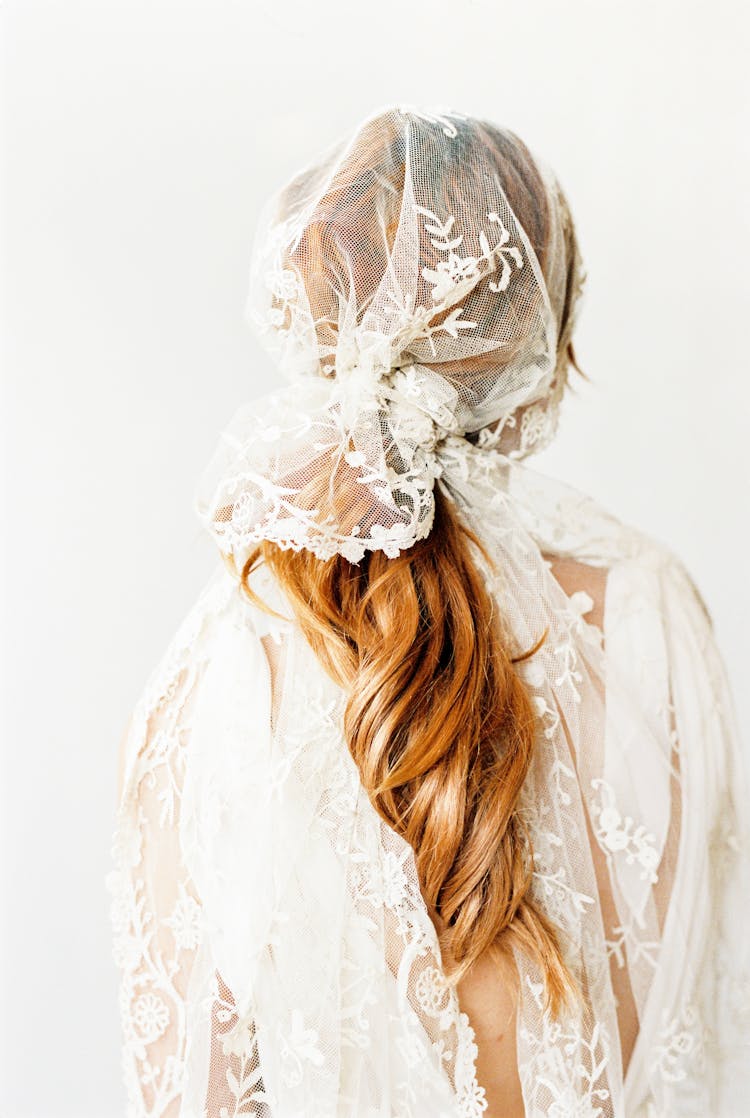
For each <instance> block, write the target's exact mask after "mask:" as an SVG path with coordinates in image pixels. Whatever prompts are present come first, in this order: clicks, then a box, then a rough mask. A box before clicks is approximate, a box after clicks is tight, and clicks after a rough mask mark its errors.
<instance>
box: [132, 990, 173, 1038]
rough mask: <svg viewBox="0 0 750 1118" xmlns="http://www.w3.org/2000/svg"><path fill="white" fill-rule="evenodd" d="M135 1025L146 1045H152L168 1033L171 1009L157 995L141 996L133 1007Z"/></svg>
mask: <svg viewBox="0 0 750 1118" xmlns="http://www.w3.org/2000/svg"><path fill="white" fill-rule="evenodd" d="M133 1024H134V1025H135V1027H136V1029H137V1030H138V1033H139V1034H140V1037H141V1040H142V1041H143V1042H144V1044H151V1043H152V1042H153V1041H155V1040H158V1039H159V1037H160V1036H161V1035H162V1033H164V1032H165V1031H166V1028H167V1025H168V1024H169V1009H168V1008H167V1006H166V1004H165V1002H164V1001H162V999H161V998H160V997H159V996H158V995H157V994H141V996H140V997H139V998H136V1001H135V1004H134V1005H133Z"/></svg>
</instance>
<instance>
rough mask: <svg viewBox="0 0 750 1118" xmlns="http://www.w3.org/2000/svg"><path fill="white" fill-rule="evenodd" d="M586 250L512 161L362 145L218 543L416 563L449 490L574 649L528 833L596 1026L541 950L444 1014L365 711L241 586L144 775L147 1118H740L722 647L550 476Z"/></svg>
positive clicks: (563, 670)
mask: <svg viewBox="0 0 750 1118" xmlns="http://www.w3.org/2000/svg"><path fill="white" fill-rule="evenodd" d="M511 199H512V201H511ZM571 228H572V227H571V223H570V216H569V213H568V210H567V206H566V203H565V200H564V197H563V195H562V192H561V190H560V187H559V184H558V182H557V180H556V178H555V176H554V175H553V174H552V172H551V171H550V170H549V169H548V168H546V167H545V165H544V163H543V162H542V161H540V160H539V159H538V158H537V157H536V156H532V154H531V152H530V151H529V149H528V147H527V146H526V145H525V144H523V142H522V141H520V140H519V138H518V137H517V136H515V135H514V134H513V133H512V132H510V131H508V130H505V129H499V128H497V127H496V126H494V125H492V124H490V123H488V122H486V121H478V120H475V119H474V118H470V117H467V116H464V115H463V114H458V113H454V112H452V111H451V112H447V111H446V112H436V111H425V110H419V109H415V108H409V107H394V108H389V109H386V110H384V111H382V112H380V113H377V114H374V115H373V116H372V117H371V118H368V120H367V121H365V122H364V123H363V124H362V125H361V126H360V127H359V128H358V129H357V130H356V131H355V133H354V135H353V136H352V137H350V138H348V139H347V140H342V141H340V142H339V143H337V144H335V145H333V146H332V147H331V148H330V150H329V151H328V152H327V153H325V154H324V155H323V156H322V157H321V158H320V159H318V160H317V161H315V162H314V163H313V164H311V165H310V166H309V167H307V168H306V169H304V170H303V171H302V172H300V174H299V175H297V176H295V178H294V179H293V180H292V181H291V182H290V183H289V184H287V186H286V187H285V188H284V189H283V190H281V191H280V192H278V194H277V195H276V196H274V198H273V199H272V200H271V201H270V202H269V205H268V207H267V209H266V212H265V214H264V215H263V217H262V220H261V222H260V224H259V230H258V235H257V238H256V245H255V249H254V255H253V266H252V284H251V297H250V301H249V312H250V317H251V320H252V321H253V323H254V325H255V326H256V328H257V329H258V331H259V333H260V336H261V337H262V339H263V341H264V343H265V344H266V346H267V348H268V351H269V353H270V354H271V355H272V356H273V358H274V359H275V360H276V361H277V362H278V363H279V368H280V372H281V373H282V374H283V375H284V376H285V377H286V378H287V379H288V382H289V383H288V384H286V385H285V386H284V387H282V388H280V389H279V390H278V391H277V392H275V393H272V394H271V395H270V396H268V397H265V398H263V399H261V400H260V401H255V402H253V403H252V404H251V405H247V406H244V407H242V408H241V409H240V411H239V412H238V413H237V415H236V416H235V419H234V420H233V421H232V423H231V424H230V425H229V427H228V428H227V430H226V431H225V432H224V435H223V436H222V439H221V441H220V445H219V448H218V450H217V453H216V456H215V458H214V461H213V462H212V464H211V467H210V469H209V470H208V471H207V474H206V476H205V478H204V479H203V482H202V485H201V490H200V495H199V501H198V507H199V512H200V515H201V516H202V518H203V519H204V521H205V523H206V525H207V527H208V528H209V530H210V531H211V533H212V535H213V536H214V538H215V540H216V542H217V544H218V547H219V549H220V550H221V552H222V553H223V554H224V555H225V556H229V557H231V558H232V560H233V561H234V563H235V564H236V569H241V568H242V565H243V563H244V560H245V558H246V557H247V555H248V554H249V552H250V551H251V550H252V548H253V547H254V545H255V544H256V543H257V542H258V541H259V540H271V541H273V542H275V543H276V544H278V545H279V546H281V547H285V548H306V549H308V550H310V551H312V552H313V553H314V554H315V555H317V556H318V557H319V558H325V557H327V556H330V555H333V554H341V555H344V556H345V557H347V558H348V559H349V560H350V561H351V562H355V563H356V562H358V561H359V560H360V559H361V558H362V556H363V555H364V554H365V552H366V551H368V550H381V551H383V552H384V553H385V554H386V555H387V556H396V555H398V554H399V552H400V551H402V550H404V549H406V548H408V547H410V546H412V545H413V544H414V543H415V542H416V541H417V540H418V539H421V538H423V537H424V536H426V535H428V534H429V532H430V531H431V529H432V524H433V515H434V493H435V486H439V487H440V488H441V489H442V491H443V492H444V494H445V495H446V496H447V497H448V498H449V499H450V500H451V501H452V502H454V504H455V506H456V510H457V512H458V513H459V515H460V516H461V517H462V518H463V519H464V520H465V522H466V523H467V525H468V526H469V527H470V528H471V529H472V531H473V532H474V533H475V534H476V535H477V537H478V538H479V539H480V540H481V542H482V544H483V546H484V547H485V548H486V553H487V555H489V556H490V558H491V562H487V560H486V559H485V558H484V556H483V555H482V554H480V553H479V551H477V554H476V555H475V559H476V562H477V564H478V566H479V568H480V570H481V572H482V575H483V577H484V579H485V582H486V585H487V589H488V591H489V593H490V595H491V596H492V597H493V598H494V600H495V602H496V605H497V609H498V611H499V612H500V614H501V615H502V617H503V619H504V622H505V623H506V625H507V630H508V633H509V634H510V636H511V638H512V641H513V643H514V645H515V646H516V647H517V648H518V649H520V650H526V649H529V648H531V647H535V646H536V645H537V642H538V641H539V638H540V636H541V634H543V633H544V634H546V637H545V640H544V641H543V642H542V644H541V645H540V646H539V648H538V650H537V651H536V653H535V654H534V655H533V656H532V657H531V658H530V659H528V660H525V661H522V662H519V664H518V666H517V670H518V672H519V675H520V676H521V678H522V679H523V681H524V684H525V685H526V687H527V689H528V692H529V695H530V697H531V699H532V703H533V706H534V711H535V714H536V742H535V748H534V754H533V760H532V764H531V768H530V771H529V774H528V777H527V779H526V781H525V784H524V787H523V789H522V794H521V799H520V803H519V806H518V813H519V815H520V817H521V819H522V820H523V823H524V824H525V827H526V829H527V831H528V833H529V835H530V838H531V841H532V846H533V867H532V869H533V885H532V892H533V897H534V901H535V903H536V905H537V906H538V908H539V909H540V910H541V911H543V912H544V913H545V915H546V916H547V917H548V919H549V920H550V921H551V922H552V924H553V925H554V926H555V928H556V929H557V931H558V934H559V938H560V942H561V945H562V948H563V952H564V955H565V960H566V963H567V965H568V967H569V969H570V971H571V973H572V974H573V975H574V976H575V978H576V980H577V983H578V985H579V988H580V990H581V999H580V1001H579V1002H577V1003H575V1004H573V1005H571V1006H570V1007H568V1009H567V1010H566V1011H565V1013H564V1014H562V1015H561V1016H560V1017H559V1018H553V1017H552V1016H551V1014H550V1013H549V1011H548V1010H547V1009H546V1008H545V1004H544V996H543V995H544V986H543V975H542V974H541V973H540V971H539V968H538V966H537V965H536V964H534V963H533V962H532V961H531V960H529V959H528V958H526V957H525V956H524V955H523V953H522V952H520V951H519V950H516V952H515V954H514V957H513V960H512V969H513V974H514V976H515V978H516V979H517V995H514V996H513V997H509V994H508V991H509V989H510V988H511V986H512V985H513V984H512V983H510V982H506V981H505V978H507V975H506V976H501V975H499V974H497V973H495V974H494V975H493V974H490V975H488V974H487V972H486V970H484V969H483V967H482V966H478V967H477V968H476V969H475V972H474V974H473V975H472V974H470V975H469V976H467V979H466V981H465V982H464V983H463V985H462V987H461V988H459V990H458V991H457V990H456V989H455V988H454V987H453V986H452V985H451V984H450V983H449V982H447V980H446V977H445V973H444V970H443V961H442V959H441V954H440V948H439V942H438V936H437V933H436V929H435V928H434V927H433V925H432V922H431V920H430V918H429V916H428V914H427V911H426V908H425V905H424V902H423V899H422V896H421V893H420V888H419V881H418V878H417V874H416V869H415V863H414V854H413V851H412V850H411V849H410V848H409V847H408V845H407V844H406V843H405V842H404V840H403V839H402V838H401V837H400V836H399V835H397V834H395V833H394V832H393V831H391V830H390V829H389V828H388V827H387V826H386V825H385V823H383V821H382V820H381V819H380V818H379V816H378V815H377V814H376V812H375V810H374V808H373V807H372V805H371V804H370V802H369V800H368V797H367V795H366V794H365V792H364V790H363V788H362V786H361V784H360V781H359V776H358V772H357V769H356V766H355V765H354V762H353V760H352V758H351V755H350V754H349V751H348V748H347V744H346V741H345V738H344V734H343V728H342V717H343V710H344V705H345V700H346V696H345V695H344V694H343V693H342V692H341V690H340V689H339V688H338V687H337V686H336V685H335V684H334V683H333V682H332V680H331V679H330V678H329V677H328V676H327V675H326V673H325V672H324V670H323V668H322V667H321V665H320V663H319V662H318V661H317V660H316V658H315V656H314V655H313V652H312V650H311V649H310V648H309V647H308V646H307V644H306V642H305V640H304V639H303V637H302V634H301V631H300V629H299V627H298V626H297V625H296V623H295V622H294V620H293V619H292V613H291V610H290V608H289V605H288V603H287V602H285V600H284V597H283V594H282V592H281V590H280V588H279V587H278V586H277V585H276V584H275V583H274V581H273V579H272V578H271V577H270V575H269V572H268V571H267V570H265V568H264V567H262V566H261V567H260V568H259V569H258V570H256V571H255V572H254V573H253V575H252V580H253V584H254V587H255V589H256V590H257V592H258V593H259V594H260V596H261V597H262V598H263V599H264V600H265V601H266V602H267V603H268V604H269V605H270V606H271V607H272V608H274V609H275V610H276V611H277V612H278V614H279V615H280V617H279V618H275V617H272V616H270V615H269V614H268V613H266V612H264V611H263V610H261V609H260V608H259V607H258V606H257V605H255V604H253V603H251V602H250V601H249V600H248V599H247V598H246V597H245V596H244V595H243V593H242V592H241V590H240V588H239V586H238V584H237V582H236V581H235V579H234V578H233V577H232V576H231V575H230V573H229V571H228V569H227V568H226V567H225V566H224V565H223V564H222V565H221V566H220V567H219V568H218V569H217V571H216V573H215V575H214V577H213V578H212V579H211V582H210V583H209V585H208V586H207V587H206V588H205V590H204V592H203V593H202V594H201V596H200V598H199V600H198V601H197V602H196V604H195V606H194V608H193V609H192V610H191V612H190V614H189V615H188V617H187V618H186V619H185V621H184V623H183V625H182V626H181V628H180V630H179V631H178V633H177V634H176V635H175V638H174V640H173V641H172V643H171V645H170V647H169V649H168V650H167V652H166V654H165V656H164V658H163V661H162V663H161V664H160V665H159V666H158V667H157V669H156V670H155V672H154V674H153V676H152V678H151V680H150V682H149V684H148V686H147V688H146V690H145V692H144V694H143V696H142V698H141V700H140V702H139V703H138V706H137V708H136V710H135V712H134V715H133V719H132V722H131V725H130V728H129V731H128V734H127V737H126V740H125V743H124V750H123V777H122V794H121V798H120V803H119V810H118V816H117V822H116V833H115V843H114V852H113V853H114V861H115V867H114V869H113V871H112V873H111V875H110V878H109V885H110V888H111V891H112V894H113V901H112V919H113V929H114V938H115V957H116V961H117V963H118V966H119V967H120V970H121V989H120V1008H121V1013H122V1020H123V1040H124V1044H123V1063H124V1074H125V1080H126V1084H127V1089H128V1095H129V1098H130V1116H131V1118H141V1116H144V1118H145V1116H150V1118H157V1116H163V1115H170V1116H179V1118H237V1116H239V1115H262V1116H264V1118H297V1116H300V1118H301V1116H305V1118H353V1116H356V1118H375V1116H376V1115H377V1116H378V1118H396V1116H398V1118H423V1116H424V1118H449V1116H450V1118H479V1116H480V1115H482V1114H485V1113H486V1111H487V1105H488V1098H489V1097H490V1096H491V1098H492V1103H493V1106H495V1107H496V1108H497V1107H499V1109H500V1112H501V1113H505V1114H506V1118H507V1115H509V1114H510V1113H511V1108H512V1107H515V1108H516V1113H518V1114H519V1115H521V1114H523V1115H524V1118H542V1116H545V1118H571V1116H575V1118H691V1116H695V1118H707V1116H709V1115H716V1116H718V1118H735V1116H739V1115H741V1114H742V1113H743V1109H742V1108H743V1107H744V1106H745V1100H746V1098H747V1092H748V1089H749V1088H750V1083H748V1060H747V1055H748V1030H749V1029H750V962H749V961H748V942H747V938H746V934H745V928H746V927H747V923H748V916H749V915H750V880H749V879H750V869H749V863H748V851H749V850H750V835H749V834H748V817H747V811H748V797H747V783H746V774H745V771H744V768H743V764H742V761H741V754H740V747H739V741H738V734H737V728H736V725H735V723H734V715H733V707H732V699H731V695H730V694H729V690H728V686H727V682H726V674H725V671H724V666H723V664H722V661H721V657H720V655H719V652H718V649H717V646H716V641H715V638H714V634H713V629H712V626H711V622H710V619H709V617H708V615H707V613H706V610H705V607H704V605H703V603H702V601H701V599H700V595H699V594H698V592H697V590H696V588H695V586H694V584H693V582H692V581H691V579H690V577H689V575H688V573H687V572H686V571H685V569H684V567H683V566H682V564H681V563H680V562H679V560H678V559H677V558H676V557H675V556H674V555H673V554H672V553H671V552H670V551H669V550H668V549H666V548H665V547H663V545H661V544H660V543H659V542H658V541H656V540H653V539H651V538H650V537H648V536H646V535H645V534H643V533H641V532H639V531H637V530H635V529H633V528H631V527H630V526H628V525H624V524H622V523H620V522H619V521H618V520H617V519H616V518H614V517H612V516H611V515H609V514H608V513H607V512H606V511H605V510H604V509H602V508H601V507H600V506H598V505H597V504H596V503H595V502H594V501H592V500H591V499H590V498H587V497H586V496H584V495H583V494H581V493H579V492H577V491H575V490H573V489H571V488H569V487H566V486H563V485H561V484H560V483H558V482H555V481H554V480H553V479H551V478H548V477H545V476H543V475H541V474H538V473H535V472H534V471H533V470H530V469H529V468H528V466H526V465H525V463H524V461H523V460H524V459H525V458H526V456H527V455H528V454H530V453H531V452H532V451H534V450H536V449H538V448H539V447H541V446H543V445H544V444H545V443H546V442H547V440H548V439H549V438H550V437H551V435H552V434H553V433H554V430H555V426H556V422H557V413H558V406H559V402H560V398H561V394H562V391H563V388H564V386H565V381H566V377H567V369H568V363H569V355H568V351H567V342H568V341H569V338H570V334H571V331H572V329H573V324H574V322H575V317H576V309H577V300H578V297H579V295H580V286H581V278H582V269H581V261H580V256H579V254H578V251H577V248H576V246H575V240H574V238H573V237H572V231H571ZM592 606H597V607H598V608H599V614H597V613H596V612H594V613H592V612H591V611H592ZM595 620H596V622H597V623H594V621H595ZM492 982H495V983H497V984H498V985H497V1001H496V1003H493V998H492V996H490V995H488V991H490V994H491V983H492ZM461 990H463V1001H464V1003H465V1005H462V995H461ZM479 994H481V995H482V997H481V999H480V998H479V996H478V995H479ZM480 1002H481V1004H480ZM495 1004H496V1006H497V1016H495ZM466 1007H468V1008H469V1012H468V1013H467V1010H466ZM510 1016H512V1017H513V1024H512V1026H509V1024H508V1019H509V1017H510ZM498 1029H499V1030H500V1031H501V1032H502V1033H503V1037H504V1039H503V1040H502V1041H499V1042H498V1041H496V1040H495V1039H492V1038H494V1037H496V1036H497V1032H498ZM483 1080H484V1082H483ZM498 1100H499V1102H498Z"/></svg>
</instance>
